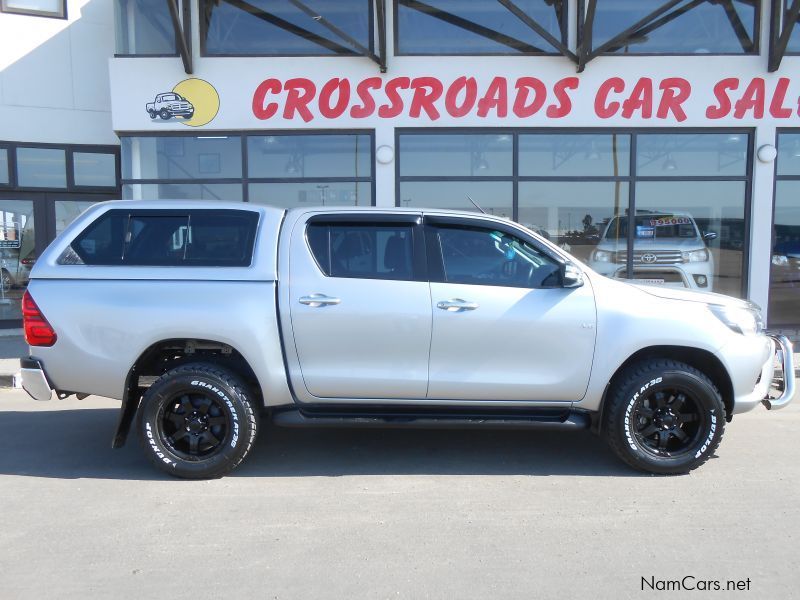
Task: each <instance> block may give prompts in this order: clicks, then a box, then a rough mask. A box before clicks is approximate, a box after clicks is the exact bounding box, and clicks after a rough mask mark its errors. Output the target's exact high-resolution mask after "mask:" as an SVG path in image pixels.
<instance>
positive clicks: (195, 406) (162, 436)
mask: <svg viewBox="0 0 800 600" xmlns="http://www.w3.org/2000/svg"><path fill="white" fill-rule="evenodd" d="M254 404H255V403H254V401H253V400H252V393H251V392H250V390H249V389H248V387H247V385H246V384H245V383H244V382H243V381H242V379H241V378H240V377H239V376H238V375H236V374H235V373H234V372H232V371H230V370H228V369H225V368H223V367H220V366H218V365H214V364H210V363H191V364H187V365H181V366H179V367H176V368H174V369H172V370H170V371H167V372H166V373H164V375H162V376H161V377H159V378H158V379H157V380H156V381H155V382H154V383H153V385H152V386H151V387H150V388H148V390H147V391H146V392H145V394H144V396H143V397H142V401H141V404H140V406H139V413H138V425H139V439H140V442H141V444H142V447H143V448H144V451H145V454H146V455H147V457H148V458H149V459H150V460H151V461H152V462H153V464H155V465H156V466H157V467H158V468H160V469H161V470H162V471H165V472H166V473H169V474H170V475H173V476H175V477H181V478H184V479H213V478H217V477H222V476H223V475H226V474H227V473H230V472H231V471H232V470H233V469H235V468H236V467H237V466H238V465H239V464H240V463H241V462H242V461H243V460H244V458H245V457H246V456H247V454H248V453H249V452H250V449H251V448H252V447H253V444H254V442H255V439H256V434H257V432H258V421H257V416H256V412H255V410H254V408H253V407H254Z"/></svg>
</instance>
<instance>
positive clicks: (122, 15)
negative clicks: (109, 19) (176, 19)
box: [114, 0, 180, 55]
mask: <svg viewBox="0 0 800 600" xmlns="http://www.w3.org/2000/svg"><path fill="white" fill-rule="evenodd" d="M179 4H180V3H179ZM114 16H115V21H116V41H117V49H116V52H117V54H122V55H143V54H156V55H158V54H167V55H173V54H176V46H175V31H174V29H173V26H172V17H171V16H170V14H169V8H168V3H167V2H164V1H163V0H114Z"/></svg>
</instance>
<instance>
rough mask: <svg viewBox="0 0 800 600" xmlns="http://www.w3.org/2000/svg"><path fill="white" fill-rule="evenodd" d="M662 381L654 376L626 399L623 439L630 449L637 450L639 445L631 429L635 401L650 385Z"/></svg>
mask: <svg viewBox="0 0 800 600" xmlns="http://www.w3.org/2000/svg"><path fill="white" fill-rule="evenodd" d="M662 381H664V378H663V377H654V378H653V379H651V380H650V381H648V382H647V383H645V384H644V385H642V386H641V388H640V389H639V391H638V392H635V393H634V394H633V396H632V397H631V399H630V400H629V401H628V405H627V406H626V407H625V422H624V426H625V427H624V431H625V439H626V440H627V442H628V445H629V446H630V447H631V449H632V450H639V445H638V444H637V443H636V440H635V438H634V437H633V430H632V427H631V426H632V421H633V407H634V406H636V402H637V401H638V400H639V397H640V396H641V395H642V394H643V393H644V392H645V391H647V390H648V389H649V388H650V387H651V386H654V385H658V384H659V383H661V382H662Z"/></svg>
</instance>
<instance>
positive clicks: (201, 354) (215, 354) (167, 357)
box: [111, 338, 263, 448]
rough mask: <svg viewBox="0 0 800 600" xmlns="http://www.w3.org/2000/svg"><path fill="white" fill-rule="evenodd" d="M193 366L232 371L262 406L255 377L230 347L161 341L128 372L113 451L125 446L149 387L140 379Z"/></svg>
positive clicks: (213, 342)
mask: <svg viewBox="0 0 800 600" xmlns="http://www.w3.org/2000/svg"><path fill="white" fill-rule="evenodd" d="M194 362H207V363H214V364H218V365H220V366H222V367H225V368H227V369H229V370H231V371H233V372H234V373H236V374H237V375H239V376H240V377H242V378H243V379H244V381H245V382H246V383H247V384H248V386H249V388H250V391H251V392H252V393H253V395H254V397H255V398H257V399H258V402H260V403H261V404H262V406H263V396H262V391H261V390H262V387H261V382H260V381H259V379H258V376H257V375H256V374H255V371H254V370H253V368H252V367H251V366H250V363H248V361H247V359H246V358H245V357H244V356H243V355H242V353H241V352H239V351H238V350H237V349H236V348H234V347H233V346H231V345H230V344H226V343H224V342H220V341H216V340H209V339H195V338H171V339H166V340H161V341H158V342H155V343H153V344H151V345H150V346H148V347H147V348H146V349H145V350H144V351H143V352H142V353H141V354H140V355H139V356H138V357H137V359H136V360H135V361H134V363H133V365H132V366H131V368H130V370H129V371H128V374H127V376H126V378H125V390H124V392H123V397H122V406H121V407H120V412H119V418H118V421H117V427H116V430H115V432H114V439H113V442H112V444H111V445H112V447H113V448H121V447H122V446H124V445H125V441H126V440H127V437H128V433H129V432H130V428H131V424H132V423H133V419H134V417H135V416H136V412H137V410H138V409H139V404H140V402H141V399H142V395H143V394H144V390H145V389H146V388H147V386H148V385H149V383H151V382H148V381H147V380H146V379H145V380H144V381H143V380H142V379H141V378H148V377H154V378H157V377H160V376H161V375H163V374H164V373H166V372H167V371H169V370H170V369H173V368H175V367H177V366H179V365H182V364H189V363H194Z"/></svg>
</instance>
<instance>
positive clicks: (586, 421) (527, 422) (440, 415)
mask: <svg viewBox="0 0 800 600" xmlns="http://www.w3.org/2000/svg"><path fill="white" fill-rule="evenodd" d="M272 422H273V423H274V424H275V425H277V426H278V427H296V428H298V427H330V428H333V427H342V428H363V429H387V428H389V429H538V430H561V431H563V430H570V429H571V430H578V429H589V427H590V426H591V422H592V420H591V417H590V416H589V413H587V412H585V411H575V410H539V411H525V412H522V411H514V412H509V411H504V412H487V413H476V412H475V411H470V412H457V411H453V412H451V411H437V412H428V411H420V412H410V411H397V412H390V411H388V410H387V411H385V412H364V411H360V412H356V411H352V410H326V411H324V412H323V411H321V410H301V409H295V408H293V409H289V410H284V411H281V412H276V413H274V414H273V415H272Z"/></svg>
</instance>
